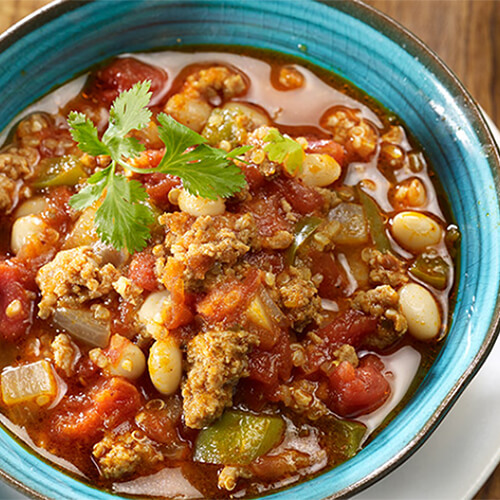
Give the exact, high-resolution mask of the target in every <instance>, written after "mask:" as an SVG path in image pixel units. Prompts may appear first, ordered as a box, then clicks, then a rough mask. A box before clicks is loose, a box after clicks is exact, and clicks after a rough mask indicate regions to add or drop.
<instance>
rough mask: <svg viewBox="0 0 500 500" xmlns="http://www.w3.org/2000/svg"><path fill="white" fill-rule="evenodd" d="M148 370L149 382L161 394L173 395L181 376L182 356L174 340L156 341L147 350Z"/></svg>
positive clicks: (168, 338)
mask: <svg viewBox="0 0 500 500" xmlns="http://www.w3.org/2000/svg"><path fill="white" fill-rule="evenodd" d="M148 370H149V376H150V377H151V382H153V385H154V386H155V387H156V389H157V390H158V391H159V392H161V393H162V394H165V395H169V394H173V393H174V392H175V391H176V390H177V388H178V387H179V384H180V383H181V376H182V354H181V350H180V349H179V347H178V345H177V343H176V342H175V340H174V339H172V338H170V337H167V338H166V339H163V340H158V341H156V342H155V343H154V344H153V345H152V346H151V349H150V350H149V358H148Z"/></svg>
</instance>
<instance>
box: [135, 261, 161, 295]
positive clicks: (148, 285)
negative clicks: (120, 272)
mask: <svg viewBox="0 0 500 500" xmlns="http://www.w3.org/2000/svg"><path fill="white" fill-rule="evenodd" d="M155 265H156V261H155V258H154V256H153V255H151V254H150V253H147V252H139V253H136V254H135V255H134V257H133V259H132V262H131V263H130V267H129V270H128V276H129V278H130V279H131V280H132V281H133V282H134V283H135V284H136V285H138V286H140V287H141V288H143V289H144V290H147V291H148V292H153V291H154V290H156V289H157V288H158V281H157V279H156V274H155Z"/></svg>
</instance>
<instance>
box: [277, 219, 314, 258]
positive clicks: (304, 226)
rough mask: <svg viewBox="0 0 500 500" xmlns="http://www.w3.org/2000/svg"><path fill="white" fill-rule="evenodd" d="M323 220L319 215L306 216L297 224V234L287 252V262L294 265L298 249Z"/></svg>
mask: <svg viewBox="0 0 500 500" xmlns="http://www.w3.org/2000/svg"><path fill="white" fill-rule="evenodd" d="M322 222H323V219H320V218H319V217H304V218H303V219H300V220H299V222H297V224H296V225H295V236H294V239H293V243H292V244H291V245H290V246H289V247H288V250H287V253H286V262H287V264H288V265H293V263H294V262H295V257H296V256H297V251H298V250H299V248H300V247H301V246H302V245H303V244H304V243H305V242H306V241H307V240H308V238H309V237H310V236H311V235H312V234H313V233H314V231H316V229H318V227H319V226H320V225H321V223H322Z"/></svg>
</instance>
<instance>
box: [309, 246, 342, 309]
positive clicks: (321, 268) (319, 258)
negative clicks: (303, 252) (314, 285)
mask: <svg viewBox="0 0 500 500" xmlns="http://www.w3.org/2000/svg"><path fill="white" fill-rule="evenodd" d="M309 255H310V256H311V271H312V273H313V275H314V274H321V275H322V276H323V279H322V281H321V283H320V285H319V287H318V292H319V296H320V297H322V298H324V299H336V298H338V297H342V296H343V295H344V291H345V289H346V288H347V277H346V275H345V271H344V270H343V269H342V267H341V266H340V265H339V264H338V263H337V261H336V260H335V258H334V256H333V255H332V254H331V253H324V252H318V251H313V252H310V254H309Z"/></svg>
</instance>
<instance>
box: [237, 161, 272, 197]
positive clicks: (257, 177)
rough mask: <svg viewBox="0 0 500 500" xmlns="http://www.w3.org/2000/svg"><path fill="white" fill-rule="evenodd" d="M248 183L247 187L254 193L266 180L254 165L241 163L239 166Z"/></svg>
mask: <svg viewBox="0 0 500 500" xmlns="http://www.w3.org/2000/svg"><path fill="white" fill-rule="evenodd" d="M240 168H241V170H242V171H243V173H244V174H245V178H246V180H247V183H248V189H249V190H250V192H251V193H252V194H255V193H256V192H257V190H258V189H259V188H261V187H262V186H263V185H264V184H265V183H266V180H265V178H264V176H263V175H262V174H261V173H260V170H259V168H258V167H257V166H255V165H243V166H241V167H240Z"/></svg>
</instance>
